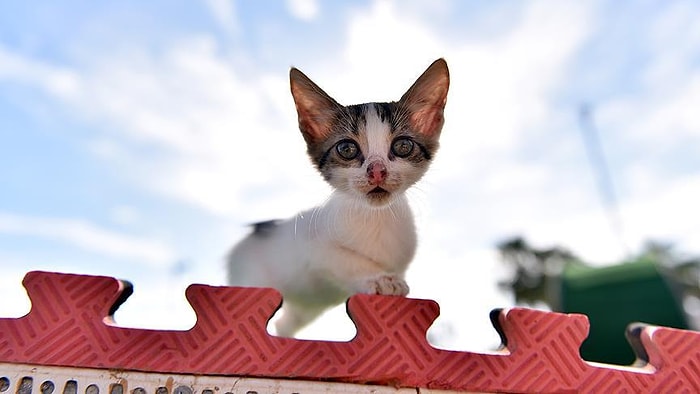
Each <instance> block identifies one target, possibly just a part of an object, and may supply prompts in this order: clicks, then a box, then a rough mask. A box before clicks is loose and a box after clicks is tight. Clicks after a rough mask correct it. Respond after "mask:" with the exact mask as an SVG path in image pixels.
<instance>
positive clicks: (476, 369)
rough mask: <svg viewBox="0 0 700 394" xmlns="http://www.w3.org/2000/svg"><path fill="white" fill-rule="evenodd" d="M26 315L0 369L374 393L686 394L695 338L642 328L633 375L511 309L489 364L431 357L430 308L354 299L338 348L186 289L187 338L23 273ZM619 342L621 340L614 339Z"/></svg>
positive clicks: (698, 349)
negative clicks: (218, 379) (372, 387)
mask: <svg viewBox="0 0 700 394" xmlns="http://www.w3.org/2000/svg"><path fill="white" fill-rule="evenodd" d="M24 286H25V287H26V289H27V293H28V294H29V297H30V299H31V302H32V308H31V311H30V313H29V314H27V315H26V316H24V317H21V318H16V319H14V318H12V319H9V318H5V319H0V362H8V363H26V364H37V365H51V366H71V367H80V368H108V369H119V370H133V371H147V372H162V373H181V374H198V375H221V376H229V375H230V376H249V377H268V378H284V379H304V380H324V381H336V382H346V383H373V384H381V385H390V386H396V387H418V388H439V389H450V390H457V391H484V392H536V393H545V392H550V393H555V392H590V393H613V392H619V393H623V392H626V393H639V392H654V393H657V392H668V393H681V392H686V393H697V392H700V334H699V333H696V332H690V331H684V330H678V329H671V328H664V327H653V326H637V327H636V329H634V330H632V331H631V332H630V334H631V335H633V341H632V342H634V343H638V344H639V345H637V348H636V349H635V351H636V353H637V354H638V355H639V356H640V358H642V359H643V361H648V362H647V363H646V365H644V366H640V367H616V366H612V365H604V364H596V363H588V362H586V361H584V360H582V359H581V357H580V356H579V347H580V345H581V343H582V342H583V340H584V339H585V338H586V336H587V334H588V328H589V326H588V319H587V318H586V317H585V316H584V315H578V314H559V313H549V312H542V311H536V310H529V309H522V308H514V309H510V310H506V311H500V312H499V313H498V314H497V315H494V316H493V320H494V323H495V326H496V328H497V329H498V330H499V333H500V334H501V336H502V338H504V347H503V349H502V350H501V351H499V352H496V353H493V354H481V353H472V352H457V351H447V350H440V349H435V348H433V347H432V346H431V345H430V344H429V343H428V342H427V340H426V332H427V330H428V328H429V327H430V325H431V324H432V323H433V321H434V320H435V319H436V318H437V316H438V314H439V307H438V305H437V303H435V302H434V301H431V300H418V299H410V298H402V297H387V296H367V295H356V296H353V297H352V298H350V300H349V301H348V313H349V314H350V317H351V318H352V320H353V321H354V322H355V325H356V326H357V335H356V337H355V338H354V339H353V340H351V341H349V342H326V341H308V340H297V339H292V338H279V337H275V336H271V335H269V334H268V333H267V331H266V327H267V322H268V320H269V319H270V317H271V316H272V315H273V314H274V312H275V310H276V309H277V308H278V307H279V305H280V303H281V302H282V300H281V297H280V295H279V293H278V292H276V291H275V290H272V289H257V288H236V287H212V286H205V285H191V286H190V287H189V288H188V289H187V299H188V300H189V302H190V303H191V305H192V308H193V309H194V311H195V313H196V315H197V323H196V324H195V326H194V327H193V328H192V329H190V330H188V331H159V330H143V329H133V328H124V327H119V326H115V325H113V324H111V323H110V322H111V320H110V319H109V314H110V312H111V311H113V310H114V307H115V305H117V304H119V303H120V302H122V301H123V300H124V298H125V297H124V296H125V295H126V294H125V291H126V290H125V289H126V288H127V287H125V286H124V283H123V282H120V281H118V280H116V279H114V278H109V277H100V276H85V275H68V274H58V273H49V272H30V273H28V274H27V275H26V277H25V279H24ZM620 334H621V335H622V333H620Z"/></svg>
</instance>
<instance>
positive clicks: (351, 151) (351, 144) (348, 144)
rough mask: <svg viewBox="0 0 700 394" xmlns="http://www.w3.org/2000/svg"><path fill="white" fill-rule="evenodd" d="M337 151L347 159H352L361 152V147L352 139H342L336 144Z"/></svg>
mask: <svg viewBox="0 0 700 394" xmlns="http://www.w3.org/2000/svg"><path fill="white" fill-rule="evenodd" d="M335 151H336V152H338V155H340V157H342V158H343V159H345V160H352V159H354V158H356V157H357V155H358V154H360V147H359V146H357V143H356V142H355V141H352V140H342V141H340V142H338V143H337V144H336V145H335Z"/></svg>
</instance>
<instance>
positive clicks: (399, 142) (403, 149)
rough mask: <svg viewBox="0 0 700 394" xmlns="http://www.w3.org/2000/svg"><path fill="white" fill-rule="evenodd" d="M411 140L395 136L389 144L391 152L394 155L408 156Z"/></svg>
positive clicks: (411, 145)
mask: <svg viewBox="0 0 700 394" xmlns="http://www.w3.org/2000/svg"><path fill="white" fill-rule="evenodd" d="M413 145H414V144H413V140H411V139H410V138H406V137H403V138H397V139H395V140H394V142H393V143H392V144H391V153H393V154H394V155H395V156H396V157H401V158H403V157H408V156H409V155H410V154H411V152H413Z"/></svg>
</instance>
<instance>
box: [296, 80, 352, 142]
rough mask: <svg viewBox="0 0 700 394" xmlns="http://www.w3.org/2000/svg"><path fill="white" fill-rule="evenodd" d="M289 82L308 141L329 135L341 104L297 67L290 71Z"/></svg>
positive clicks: (301, 125)
mask: <svg viewBox="0 0 700 394" xmlns="http://www.w3.org/2000/svg"><path fill="white" fill-rule="evenodd" d="M289 84H290V87H291V90H292V97H294V104H295V105H296V108H297V115H298V117H299V129H300V130H301V133H302V135H303V136H304V139H305V140H306V142H307V143H313V142H317V141H319V140H322V139H324V138H326V137H327V136H328V134H329V133H330V128H331V126H332V121H333V119H334V117H335V113H336V111H337V109H338V108H339V107H341V105H340V104H338V103H337V102H336V101H335V100H333V98H331V96H329V95H328V94H327V93H326V92H324V91H323V89H321V88H320V87H318V85H316V84H315V83H314V82H313V81H312V80H311V79H309V77H307V76H306V75H304V73H303V72H301V71H299V70H298V69H296V68H293V67H292V69H291V70H290V71H289Z"/></svg>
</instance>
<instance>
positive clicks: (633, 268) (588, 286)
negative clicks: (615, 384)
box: [561, 260, 688, 365]
mask: <svg viewBox="0 0 700 394" xmlns="http://www.w3.org/2000/svg"><path fill="white" fill-rule="evenodd" d="M561 307H562V311H563V312H566V313H583V314H586V315H588V318H589V319H590V322H591V328H590V333H589V335H588V339H586V341H585V342H584V343H583V346H582V347H581V356H582V357H583V358H584V359H585V360H588V361H598V362H605V363H612V364H622V365H629V364H632V363H633V362H634V361H635V355H634V352H633V351H632V348H631V347H630V345H629V344H628V343H627V340H626V339H625V329H626V328H627V326H628V325H629V324H630V323H633V322H642V323H648V324H654V325H662V326H667V327H675V328H688V322H687V319H686V316H685V314H684V313H683V309H682V307H681V304H680V302H679V300H677V297H676V296H675V295H674V294H673V292H672V290H671V287H670V286H669V284H668V283H667V281H666V280H665V279H664V277H663V276H662V275H661V274H660V273H659V271H658V269H657V266H656V264H654V262H653V261H649V260H638V261H634V262H629V263H624V264H618V265H614V266H607V267H589V266H581V265H574V264H570V265H569V266H567V268H566V269H565V271H564V274H563V277H562V293H561Z"/></svg>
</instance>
